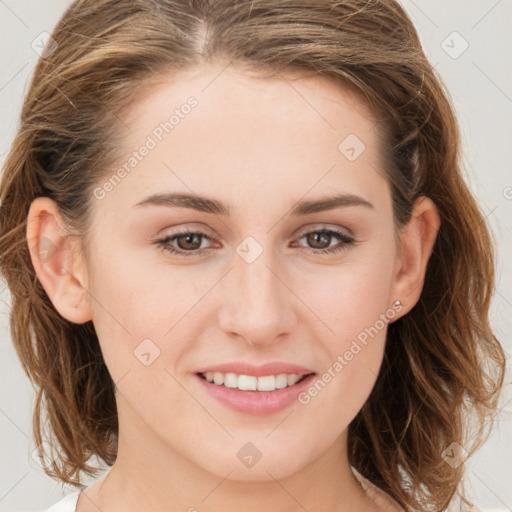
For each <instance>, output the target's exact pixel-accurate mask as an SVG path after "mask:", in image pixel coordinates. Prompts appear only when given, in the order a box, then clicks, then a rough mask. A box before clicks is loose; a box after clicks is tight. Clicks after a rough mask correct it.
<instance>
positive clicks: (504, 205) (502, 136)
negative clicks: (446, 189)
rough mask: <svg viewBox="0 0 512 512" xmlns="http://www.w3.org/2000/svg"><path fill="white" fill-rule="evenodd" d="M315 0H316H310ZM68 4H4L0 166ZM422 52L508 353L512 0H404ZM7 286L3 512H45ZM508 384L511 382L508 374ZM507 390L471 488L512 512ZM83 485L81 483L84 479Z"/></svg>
mask: <svg viewBox="0 0 512 512" xmlns="http://www.w3.org/2000/svg"><path fill="white" fill-rule="evenodd" d="M312 1H314V0H312ZM70 3H71V2H70V1H67V0H44V1H41V0H0V105H1V110H0V112H1V122H0V164H3V162H4V160H5V157H6V155H7V152H8V149H9V146H10V144H11V141H12V139H13V137H14V134H15V132H16V128H17V125H18V120H19V114H20V109H21V105H22V100H23V98H24V95H25V93H26V90H27V85H28V80H29V77H30V75H31V73H32V71H33V68H34V66H35V64H36V62H37V58H38V54H37V53H36V51H35V50H34V49H33V47H36V49H37V41H38V40H39V39H40V38H41V36H40V34H41V33H43V32H50V33H51V31H52V29H53V27H54V26H55V24H56V22H57V20H58V19H59V18H60V16H61V15H62V14H63V12H64V10H65V8H66V7H67V6H68V5H70ZM403 5H404V6H405V7H406V9H407V11H408V12H409V14H410V16H411V17H412V19H413V21H414V23H415V25H416V27H417V28H418V30H419V32H420V37H421V39H422V42H423V45H424V48H425V51H426V53H427V55H428V57H429V59H430V60H431V62H432V63H433V64H434V65H435V66H436V68H437V69H438V70H439V72H440V73H441V76H442V77H443V79H444V81H445V82H446V84H447V86H448V89H449V90H450V92H451V95H452V98H453V101H454V104H455V107H456V110H457V114H458V117H459V120H460V123H461V126H462V135H463V138H464V150H465V162H466V167H467V179H468V182H469V184H470V186H471V188H472V190H473V191H474V193H475V194H476V195H477V197H478V199H479V200H480V202H481V204H482V206H483V208H484V210H485V212H486V214H487V220H488V222H489V225H490V227H491V229H492V230H493V232H494V235H495V237H496V240H497V243H498V255H497V280H498V284H497V293H496V296H495V299H494V301H493V304H492V313H491V315H492V316H491V318H492V324H493V326H494V329H495V333H496V335H497V337H498V339H500V340H501V341H502V343H503V346H504V348H505V350H506V351H507V355H509V354H510V353H511V335H510V333H511V332H512V322H511V318H512V315H511V313H512V287H511V257H510V256H511V254H510V248H511V247H512V245H511V224H512V223H511V219H512V173H511V168H510V165H511V162H512V116H511V113H512V76H511V69H512V66H511V63H512V44H511V37H510V33H511V28H512V27H511V20H512V1H511V0H449V1H448V0H421V1H420V0H415V1H412V0H403ZM9 301H10V298H9V292H8V290H7V289H6V288H5V283H4V282H3V281H0V365H1V367H0V433H1V435H0V511H10V512H21V511H36V510H41V509H44V508H45V507H48V506H50V505H51V504H53V503H55V502H56V501H58V500H59V499H61V497H62V496H64V495H65V494H67V493H69V492H70V490H72V489H73V488H71V487H68V486H63V485H62V484H59V483H58V482H56V481H54V480H52V479H50V478H49V477H47V476H46V475H45V474H44V473H43V471H42V469H41V468H40V467H39V465H38V463H37V462H36V460H34V459H32V458H31V453H32V450H34V448H35V446H34V441H33V439H32V425H31V414H32V406H33V399H34V392H33V390H32V388H31V385H30V383H29V381H28V378H27V377H26V376H25V374H24V373H23V371H22V369H21V366H20V363H19V361H18V359H17V357H16V354H15V352H14V349H13V347H12V343H11V339H10V334H9V325H8V322H9V316H8V315H9ZM506 382H507V383H508V382H510V372H509V373H508V375H507V379H506ZM511 400H512V396H511V393H510V390H509V388H508V387H507V388H506V390H505V392H504V395H503V397H502V401H501V408H500V410H499V411H498V413H497V415H496V417H495V421H496V426H495V429H494V431H493V433H492V436H491V438H490V439H489V441H488V442H487V444H486V445H485V446H484V447H483V448H482V449H481V450H480V451H479V452H477V454H476V455H475V456H474V457H473V458H472V459H471V460H468V461H466V465H467V468H468V469H467V479H466V481H467V484H466V485H467V488H468V490H469V491H470V496H471V497H472V498H473V499H474V500H475V504H476V505H477V506H478V507H480V508H481V509H483V510H489V511H491V510H494V511H498V510H500V511H505V510H511V509H512V488H511V485H510V470H511V468H512V449H511V447H512V429H511V428H510V425H511V424H510V419H511V415H510V411H511V409H510V403H511ZM86 483H87V482H86Z"/></svg>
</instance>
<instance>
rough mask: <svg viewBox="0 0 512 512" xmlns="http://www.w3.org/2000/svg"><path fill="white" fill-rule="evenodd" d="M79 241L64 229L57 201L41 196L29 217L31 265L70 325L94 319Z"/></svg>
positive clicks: (28, 234) (28, 237)
mask: <svg viewBox="0 0 512 512" xmlns="http://www.w3.org/2000/svg"><path fill="white" fill-rule="evenodd" d="M78 242H79V240H76V239H73V238H72V237H71V236H70V235H69V234H68V233H67V232H66V229H65V224H64V222H63V221H62V216H61V215H60V212H59V209H58V207H57V204H56V203H55V201H52V200H51V199H49V198H48V197H38V198H36V199H34V201H32V204H31V205H30V209H29V212H28V217H27V243H28V247H29V252H30V258H31V260H32V265H33V267H34V270H35V272H36V275H37V277H38V279H39V281H40V282H41V285H42V286H43V288H44V290H45V291H46V293H47V295H48V297H49V299H50V300H51V302H52V304H53V305H54V306H55V309H56V310H57V311H58V312H59V313H60V315H61V316H63V317H64V318H65V319H66V320H69V321H70V322H73V323H76V324H81V323H84V322H87V321H88V320H92V308H91V307H90V304H89V300H88V293H87V288H86V286H85V284H86V277H87V276H86V273H85V265H84V264H83V263H84V261H83V259H82V254H81V252H80V247H79V243H78Z"/></svg>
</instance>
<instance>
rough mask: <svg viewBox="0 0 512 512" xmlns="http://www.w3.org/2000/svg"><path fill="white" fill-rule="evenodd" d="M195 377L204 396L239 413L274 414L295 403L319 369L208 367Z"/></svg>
mask: <svg viewBox="0 0 512 512" xmlns="http://www.w3.org/2000/svg"><path fill="white" fill-rule="evenodd" d="M195 378H196V379H197V382H198V384H200V389H202V390H203V391H202V392H204V393H205V397H209V399H213V400H214V401H216V402H217V403H220V404H221V405H222V406H224V407H227V408H228V409H231V410H232V411H236V412H237V413H242V414H248V415H255V416H256V415H266V414H273V413H276V412H279V411H282V410H284V409H286V408H288V407H290V406H291V405H293V404H294V403H296V402H297V400H298V397H299V395H300V394H301V393H303V392H304V391H305V390H306V389H307V388H308V386H310V385H311V384H312V382H313V380H314V379H315V378H316V373H314V372H309V373H304V374H298V373H277V374H271V375H264V374H263V375H261V376H255V375H247V374H237V373H231V372H227V373H223V372H210V371H206V372H197V373H196V374H195Z"/></svg>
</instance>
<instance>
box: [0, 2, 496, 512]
mask: <svg viewBox="0 0 512 512" xmlns="http://www.w3.org/2000/svg"><path fill="white" fill-rule="evenodd" d="M52 37H53V38H54V40H55V44H53V47H50V48H49V50H48V53H47V55H45V56H43V58H41V59H40V60H39V62H38V64H37V67H36V69H35V73H34V75H33V78H32V81H31V84H30V89H29V91H28V94H27V97H26V100H25V103H24V106H23V110H22V113H21V126H20V127H19V130H18V133H17V135H16V138H15V140H14V142H13V144H12V148H11V151H10V153H9V155H8V158H7V161H6V163H5V168H4V173H3V176H2V182H1V210H0V226H1V239H0V255H1V272H2V274H3V275H4V276H5V278H6V280H7V283H8V285H9V288H10V291H11V296H12V311H11V318H10V325H11V333H12V339H13V342H14V345H15V347H16V350H17V353H18V355H19V357H20V359H21V362H22V364H23V367H24V369H25V371H26V373H27V375H28V376H29V377H30V378H31V379H32V381H33V383H34V385H35V387H36V389H37V391H38V394H37V401H36V406H35V411H34V418H33V419H34V435H35V439H36V442H37V444H39V443H41V442H42V440H43V439H48V440H49V441H50V446H51V447H52V450H55V453H54V454H53V457H55V460H54V461H53V462H52V463H51V464H48V465H47V468H46V471H47V473H48V474H49V475H50V476H52V477H56V478H59V479H60V480H62V481H64V482H67V483H72V484H79V483H80V472H85V473H87V474H90V475H94V474H95V469H96V468H95V467H94V466H92V465H90V464H88V461H89V460H90V458H91V456H97V457H98V458H99V459H102V460H103V461H105V462H106V463H107V464H108V465H112V464H113V463H114V461H115V459H116V451H117V444H116V439H117V431H118V423H117V413H116V404H115V396H114V384H113V382H112V380H111V378H110V375H109V372H108V370H107V368H106V366H105V364H104V361H103V358H102V355H101V351H100V346H99V343H98V339H97V336H96V333H95V330H94V327H93V325H92V322H87V323H84V324H80V325H79V324H73V323H71V322H68V321H66V320H65V319H64V318H62V317H61V316H60V315H59V314H58V313H57V311H56V310H55V308H54V307H53V305H52V303H51V301H50V300H49V298H48V296H47V295H46V293H45V291H44V290H43V288H42V286H41V284H40V283H39V281H38V279H37V277H36V275H35V272H34V268H33V266H32V264H31V261H30V255H29V251H30V249H31V248H29V247H28V245H27V242H26V237H25V233H26V220H27V213H28V210H29V206H30V204H31V202H32V200H33V199H34V198H36V197H39V196H47V197H50V198H51V199H53V200H54V201H55V202H56V203H57V205H58V207H59V209H60V211H61V213H62V215H63V218H64V219H65V220H66V222H67V223H68V225H69V226H70V228H72V231H74V232H75V233H77V235H76V236H80V237H82V238H83V239H84V240H86V239H87V237H86V235H87V233H88V228H89V227H90V226H89V224H88V221H89V214H90V211H91V208H92V204H93V203H92V201H93V199H92V193H91V192H92V190H93V188H94V186H95V185H96V184H97V183H98V182H100V180H101V177H102V176H101V174H102V173H104V172H105V169H107V168H108V167H109V166H111V165H113V164H114V163H115V158H116V153H115V151H113V148H115V147H116V146H117V142H116V137H119V135H116V132H117V130H116V129H115V128H116V126H118V125H119V123H120V119H119V115H120V113H121V112H122V111H123V109H124V108H125V107H126V106H127V105H128V103H129V102H130V101H131V100H132V99H134V98H135V97H136V95H137V93H138V92H139V91H140V90H141V88H142V87H144V84H146V83H147V82H148V80H151V79H152V77H153V78H154V77H155V76H158V74H163V73H169V72H170V71H171V70H176V71H179V70H187V69H191V68H193V67H194V66H198V65H200V64H201V62H206V61H211V60H213V59H216V60H225V61H226V62H228V61H230V62H234V63H237V64H239V65H243V66H246V67H247V68H248V69H249V68H252V69H254V70H270V71H271V72H273V73H274V74H275V75H276V74H277V75H279V73H280V72H286V71H288V70H304V71H309V72H311V74H313V75H319V76H320V75H321V76H325V77H328V78H330V79H332V80H333V81H336V82H338V83H340V84H341V85H342V86H345V87H347V86H348V87H351V88H353V89H356V90H358V91H359V92H360V93H361V94H362V95H363V96H364V97H365V98H366V100H367V101H368V103H369V104H370V105H371V107H372V108H373V109H374V111H375V112H376V113H378V115H379V119H380V121H381V123H382V130H383V131H382V133H385V134H386V147H385V157H386V158H385V160H386V162H385V166H384V167H385V169H384V170H385V172H386V174H387V178H388V180H389V183H390V185H391V190H392V199H393V205H394V215H395V220H396V224H397V226H403V225H404V224H405V223H406V222H407V221H408V220H409V219H410V216H411V210H412V205H413V203H414V201H415V200H416V199H417V198H418V197H420V196H422V195H424V196H427V197H430V198H431V199H432V200H433V201H434V203H435V204H436V206H437V208H438V211H439V215H440V218H441V227H440V230H439V233H438V237H437V239H436V243H435V246H434V249H433V253H432V255H431V258H430V260H429V264H428V267H427V273H426V278H425V283H424V288H423V291H422V294H421V297H420V299H419V301H418V303H417V304H416V306H415V307H414V308H413V309H412V310H411V311H410V312H409V313H408V314H407V315H405V316H404V317H402V318H400V319H399V320H398V321H396V322H394V323H392V324H391V325H390V326H389V330H388V343H387V345H386V349H385V357H384V361H383V365H382V368H381V372H380V374H379V376H378V379H377V382H376V385H375V387H374V389H373V391H372V393H371V396H370V397H369V399H368V401H367V402H366V403H365V405H364V406H363V408H362V410H361V411H360V412H359V414H358V415H357V416H356V418H355V419H354V420H353V422H352V423H351V424H350V427H349V457H350V463H351V464H352V465H353V466H354V467H355V468H356V469H357V470H359V472H360V473H362V474H363V475H364V476H365V477H367V478H368V479H369V480H371V481H372V482H373V483H374V484H376V485H377V486H378V487H380V488H381V489H383V490H384V491H386V492H388V493H389V494H390V495H391V496H392V497H393V498H395V499H396V500H397V501H398V502H399V503H401V504H402V505H404V506H412V507H415V508H421V509H424V510H443V509H444V508H445V507H446V506H447V505H448V503H449V502H450V501H451V500H452V499H453V498H454V496H455V493H456V491H457V488H458V485H459V483H460V482H461V478H462V472H463V465H461V466H459V467H458V468H452V467H451V466H450V465H449V464H447V463H446V462H445V461H444V460H443V458H442V455H441V454H442V452H443V450H445V449H446V448H447V447H448V446H449V445H450V444H451V443H452V442H457V443H459V444H460V445H462V446H463V447H464V448H465V449H466V451H468V452H469V453H470V454H471V453H472V452H473V451H474V450H475V449H476V448H477V447H478V446H480V444H481V443H482V442H483V440H484V439H485V437H486V433H487V430H486V428H485V427H486V425H490V424H491V422H489V421H488V420H489V419H491V420H492V414H493V412H494V410H495V408H496V404H497V399H498V395H499V391H500V389H501V387H502V383H503V372H504V355H503V350H502V348H501V346H500V344H499V342H498V341H497V339H496V338H495V336H494V335H493V332H492V330H491V327H490V325H489V320H488V310H489V304H490V300H491V297H492V293H493V290H494V253H493V245H492V243H491V239H490V234H489V231H488V228H487V226H486V223H485V220H484V217H483V215H482V212H481V211H480V209H479V206H478V205H477V203H476V201H475V200H474V198H473V197H472V195H471V194H470V192H469V190H468V188H467V186H466V185H465V183H464V180H463V176H462V173H461V166H460V165H461V164H460V154H459V151H460V149H459V148H460V143H459V131H458V126H457V122H456V119H455V116H454V113H453V109H452V107H451V104H450V100H449V96H448V94H447V92H446V91H445V87H444V85H443V82H442V80H441V79H440V78H439V77H438V76H437V74H436V72H435V70H434V69H433V68H432V66H431V65H430V63H429V62H428V61H427V59H426V57H425V55H424V53H423V51H422V48H421V45H420V41H419V38H418V35H417V33H416V30H415V28H414V26H413V24H412V22H411V21H410V19H409V18H408V16H407V15H406V13H405V12H404V10H403V9H402V7H400V5H399V4H398V3H397V2H396V1H394V0H380V1H378V0H346V1H343V2H339V1H335V0H315V1H311V0H254V1H249V0H211V1H208V0H151V1H148V0H115V1H114V0H78V1H76V2H74V3H73V4H72V5H71V6H70V7H69V8H68V10H67V11H66V13H65V14H64V16H63V17H62V19H61V20H60V22H59V23H58V25H57V26H56V28H55V30H54V32H53V34H52ZM44 414H46V416H44ZM45 417H47V419H48V421H47V422H46V421H45ZM46 424H47V425H48V426H49V429H48V431H47V432H45V431H44V430H45V429H44V428H43V426H44V425H46ZM470 427H471V428H470ZM40 453H41V454H43V453H44V452H43V451H42V450H41V452H40ZM461 492H462V496H463V491H461ZM463 499H465V498H464V497H463Z"/></svg>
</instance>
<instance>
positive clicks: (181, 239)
mask: <svg viewBox="0 0 512 512" xmlns="http://www.w3.org/2000/svg"><path fill="white" fill-rule="evenodd" d="M202 236H203V235H201V234H199V233H187V234H186V235H178V236H175V237H173V238H175V239H176V241H177V242H178V244H177V245H178V248H179V249H183V250H188V251H195V250H197V249H199V248H200V247H201V239H202Z"/></svg>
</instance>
